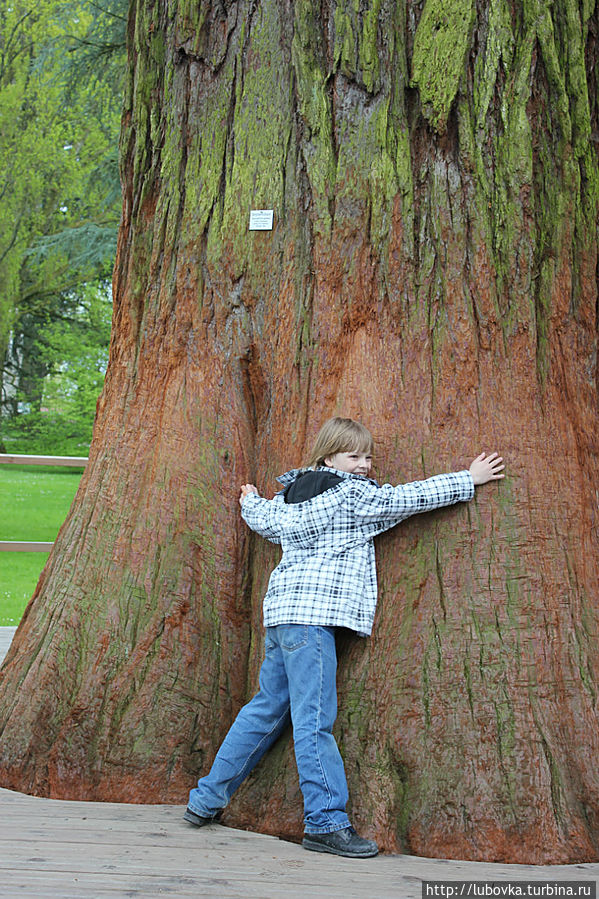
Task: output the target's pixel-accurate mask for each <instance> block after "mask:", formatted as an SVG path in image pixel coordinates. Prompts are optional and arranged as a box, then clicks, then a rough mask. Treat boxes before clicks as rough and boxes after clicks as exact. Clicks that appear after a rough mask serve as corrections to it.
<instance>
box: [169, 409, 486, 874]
mask: <svg viewBox="0 0 599 899" xmlns="http://www.w3.org/2000/svg"><path fill="white" fill-rule="evenodd" d="M372 442H373V441H372V436H371V434H370V432H369V431H368V430H367V429H366V428H365V427H364V425H362V424H360V423H359V422H356V421H353V420H352V419H347V418H332V419H329V420H328V421H327V422H326V423H325V424H324V426H323V427H322V428H321V430H320V432H319V434H318V436H317V439H316V443H315V446H314V449H313V451H312V455H311V457H310V459H309V460H308V466H309V467H308V468H307V469H304V470H297V469H295V470H293V471H289V472H287V473H286V474H284V475H283V476H282V477H280V478H278V480H279V481H280V483H282V484H283V487H284V489H283V490H282V491H281V492H280V493H278V494H276V496H275V497H274V498H273V499H272V500H267V499H264V498H263V497H260V496H259V494H258V490H257V489H256V487H255V486H254V485H253V484H244V485H243V486H242V488H241V495H240V499H239V502H240V503H241V514H242V516H243V518H244V520H245V521H246V522H247V524H248V525H249V526H250V527H251V528H252V530H254V531H256V532H257V533H258V534H261V535H262V536H263V537H266V538H267V539H268V540H271V541H273V542H274V543H280V544H281V547H282V550H283V555H282V558H281V561H280V563H279V564H278V565H277V567H276V568H275V569H274V571H273V572H272V574H271V577H270V581H269V585H268V590H267V592H266V596H265V598H264V624H265V627H266V641H265V650H266V657H265V659H264V662H263V664H262V668H261V670H260V680H259V682H260V690H259V692H258V693H257V694H256V696H254V698H253V699H252V700H251V701H250V702H249V703H248V704H247V705H246V706H244V707H243V708H242V709H241V711H240V712H239V714H238V716H237V718H236V719H235V721H234V723H233V725H232V727H231V729H230V730H229V733H228V734H227V736H226V737H225V739H224V741H223V743H222V745H221V747H220V749H219V750H218V753H217V755H216V758H215V760H214V763H213V765H212V768H211V770H210V773H209V774H208V775H207V776H206V777H203V778H201V779H200V781H199V782H198V786H197V787H196V788H195V789H194V790H192V791H191V793H190V797H189V805H188V808H187V811H186V812H185V815H184V817H185V820H186V821H188V822H190V823H191V824H195V825H197V826H203V825H205V824H208V823H210V822H211V821H213V820H214V819H215V818H216V817H217V816H218V813H219V812H220V810H221V809H222V808H224V806H225V805H227V803H228V801H229V799H230V798H231V796H232V794H233V793H234V791H235V790H236V789H237V787H238V786H239V785H240V784H241V783H242V781H243V780H244V779H245V778H246V777H247V775H248V774H249V773H250V771H251V770H252V769H253V768H254V766H255V765H256V764H257V763H258V761H259V760H260V759H261V758H262V756H263V755H264V753H265V752H266V750H267V749H268V748H269V747H270V746H271V745H272V744H273V743H274V741H275V740H276V739H277V737H278V736H279V735H280V734H281V733H282V732H283V730H284V729H285V728H286V727H287V725H288V724H289V721H291V723H292V725H293V741H294V749H295V757H296V762H297V767H298V772H299V777H300V787H301V790H302V794H303V797H304V826H305V833H304V839H303V846H304V847H305V848H306V849H310V850H313V851H316V852H329V853H333V854H335V855H343V856H347V857H350V858H369V857H371V856H373V855H376V854H377V852H378V847H377V845H376V843H375V842H373V841H372V840H366V839H363V838H362V837H360V836H358V834H357V833H356V832H355V830H354V829H353V827H352V826H351V824H350V821H349V818H348V817H347V814H346V811H345V807H346V804H347V800H348V792H347V782H346V779H345V770H344V767H343V760H342V758H341V755H340V753H339V750H338V748H337V743H336V741H335V738H334V736H333V733H332V729H333V724H334V722H335V718H336V716H337V692H336V673H337V657H336V651H335V628H336V627H347V628H351V629H352V630H354V631H356V632H357V633H358V634H361V635H362V636H368V635H369V634H370V632H371V629H372V622H373V619H374V613H375V609H376V570H375V558H374V544H373V539H374V537H375V536H376V535H377V534H380V533H382V532H383V531H386V530H388V529H389V528H391V527H394V525H396V524H398V523H399V522H400V521H403V520H404V519H405V518H407V517H409V516H410V515H414V514H416V513H418V512H426V511H430V510H431V509H437V508H440V507H441V506H446V505H451V504H452V503H456V502H466V501H468V500H470V499H472V496H473V495H474V488H475V487H476V486H479V485H482V484H486V483H487V482H488V481H491V480H497V479H499V478H503V477H504V475H503V468H504V465H503V460H502V459H501V458H500V457H499V456H498V455H497V453H492V454H491V455H489V456H487V455H486V454H485V453H482V454H481V455H480V456H478V457H477V458H476V459H475V460H474V461H473V462H472V464H471V465H470V468H469V469H468V471H461V472H456V473H453V474H444V475H437V476H436V477H433V478H428V479H427V480H425V481H417V482H414V483H412V484H404V485H400V486H398V487H393V486H391V485H390V484H384V485H383V486H382V487H381V486H379V485H378V484H377V483H376V481H373V480H370V478H369V477H368V475H369V473H370V468H371V465H372Z"/></svg>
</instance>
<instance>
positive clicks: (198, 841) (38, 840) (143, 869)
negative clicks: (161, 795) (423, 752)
mask: <svg viewBox="0 0 599 899" xmlns="http://www.w3.org/2000/svg"><path fill="white" fill-rule="evenodd" d="M183 808H184V807H183V806H166V805H154V806H141V805H126V804H120V803H94V802H76V801H67V800H50V799H42V798H38V797H33V796H26V795H23V794H20V793H16V792H14V791H9V790H2V789H0V884H1V886H0V895H2V896H4V895H6V896H7V897H11V899H12V897H13V896H15V897H16V896H19V897H21V896H22V897H24V899H82V897H83V896H90V897H97V899H103V897H107V899H115V897H122V899H124V897H140V899H153V897H154V896H160V895H172V896H179V897H188V896H189V897H199V899H204V897H211V899H213V897H215V896H218V897H219V899H221V897H222V899H241V897H247V899H281V897H287V896H289V897H293V899H294V897H296V896H301V897H302V899H322V897H323V896H326V897H327V899H371V897H373V896H374V897H376V899H420V896H421V891H422V881H423V880H451V879H461V880H482V881H484V880H524V881H527V880H529V881H542V880H579V881H582V880H586V881H590V880H594V879H596V878H597V877H598V876H599V865H598V864H586V865H556V866H532V865H505V864H486V863H481V862H460V861H446V860H444V859H428V858H418V857H415V856H393V855H381V856H379V857H377V858H374V859H363V860H362V859H361V860H355V859H345V858H337V857H335V856H331V855H324V854H323V855H320V854H318V853H312V852H306V851H305V850H304V849H303V848H302V847H301V846H299V845H297V844H296V843H291V842H287V841H283V840H278V839H277V838H276V837H269V836H264V835H261V834H255V833H250V832H248V831H242V830H234V829H232V828H228V827H224V826H222V825H216V824H215V825H211V826H209V827H206V828H202V829H198V828H193V827H191V826H189V825H188V824H186V823H185V822H184V821H183V820H182V814H183Z"/></svg>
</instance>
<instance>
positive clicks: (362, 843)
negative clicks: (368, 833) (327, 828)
mask: <svg viewBox="0 0 599 899" xmlns="http://www.w3.org/2000/svg"><path fill="white" fill-rule="evenodd" d="M302 846H303V847H304V849H311V850H312V851H313V852H330V853H331V854H332V855H345V856H346V857H347V858H372V856H373V855H377V854H378V851H379V847H378V846H377V845H376V843H375V842H374V840H364V839H362V837H359V836H358V834H357V833H356V831H355V830H354V829H353V827H345V828H344V829H343V830H335V831H333V833H307V834H304V839H303V840H302Z"/></svg>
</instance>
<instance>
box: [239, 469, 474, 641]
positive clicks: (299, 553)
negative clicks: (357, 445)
mask: <svg viewBox="0 0 599 899" xmlns="http://www.w3.org/2000/svg"><path fill="white" fill-rule="evenodd" d="M326 470H327V471H329V472H334V474H336V475H338V476H339V477H340V478H341V481H340V482H339V483H337V484H336V486H334V487H330V488H329V489H328V490H326V491H325V492H324V493H320V494H319V495H318V496H314V497H313V498H311V499H308V500H306V501H304V502H297V503H286V502H285V498H284V496H283V493H277V494H276V496H275V497H274V498H273V499H271V500H268V499H264V498H263V497H260V496H258V495H257V494H249V495H248V496H246V497H245V498H244V500H243V503H242V508H241V514H242V516H243V518H244V519H245V521H246V522H247V524H248V525H249V526H250V527H251V528H252V530H254V531H256V532H257V533H258V534H261V535H262V536H263V537H266V538H267V539H268V540H271V541H272V542H273V543H280V544H281V547H282V550H283V556H282V558H281V561H280V562H279V564H278V565H277V567H276V568H275V569H274V571H273V572H272V574H271V576H270V581H269V584H268V590H267V592H266V596H265V597H264V624H265V626H266V627H270V626H274V625H278V624H319V625H329V626H341V627H348V628H351V629H352V630H354V631H357V632H358V633H359V634H362V635H364V636H367V635H368V634H370V632H371V631H372V623H373V620H374V613H375V609H376V599H377V586H376V567H375V557H374V544H373V538H374V537H375V536H376V535H377V534H380V533H382V532H383V531H386V530H388V529H389V528H392V527H394V525H396V524H398V523H399V522H400V521H403V520H404V519H405V518H408V517H409V516H410V515H414V514H416V513H417V512H428V511H430V510H431V509H438V508H440V507H441V506H449V505H451V504H452V503H457V502H461V501H464V502H465V501H467V500H470V499H472V497H473V495H474V483H473V481H472V476H471V474H470V472H468V471H460V472H455V473H453V474H441V475H437V476H435V477H433V478H428V479H427V480H425V481H414V482H413V483H411V484H400V485H399V486H398V487H393V486H392V485H391V484H384V485H383V486H382V487H381V486H379V485H378V484H377V483H376V481H372V480H370V479H369V478H366V477H363V476H361V475H353V474H348V473H347V472H344V471H337V470H336V469H326ZM299 474H300V470H298V469H295V470H294V471H289V472H287V473H286V474H284V475H282V476H281V477H280V478H277V480H278V481H279V482H280V483H282V484H283V485H284V486H288V485H289V484H291V483H292V482H293V481H294V480H295V479H296V478H297V477H298V475H299Z"/></svg>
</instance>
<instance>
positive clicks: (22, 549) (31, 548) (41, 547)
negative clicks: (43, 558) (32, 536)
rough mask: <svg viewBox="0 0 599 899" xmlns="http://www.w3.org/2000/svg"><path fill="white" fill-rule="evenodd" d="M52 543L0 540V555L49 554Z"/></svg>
mask: <svg viewBox="0 0 599 899" xmlns="http://www.w3.org/2000/svg"><path fill="white" fill-rule="evenodd" d="M53 546H54V543H43V542H40V541H29V542H27V541H23V540H0V553H49V552H50V550H51V549H52V547H53Z"/></svg>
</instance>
